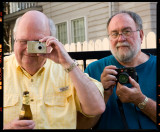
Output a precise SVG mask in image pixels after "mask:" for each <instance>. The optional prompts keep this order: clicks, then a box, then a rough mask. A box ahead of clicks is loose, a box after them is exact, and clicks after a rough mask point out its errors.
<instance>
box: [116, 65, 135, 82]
mask: <svg viewBox="0 0 160 132" xmlns="http://www.w3.org/2000/svg"><path fill="white" fill-rule="evenodd" d="M115 70H116V71H117V72H118V74H117V75H116V78H117V82H119V83H121V84H128V83H129V76H131V77H132V78H133V79H134V80H135V81H136V82H138V75H137V72H136V70H135V68H134V67H128V68H120V69H115Z"/></svg>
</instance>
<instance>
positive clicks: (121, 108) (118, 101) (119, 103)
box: [117, 98, 128, 129]
mask: <svg viewBox="0 0 160 132" xmlns="http://www.w3.org/2000/svg"><path fill="white" fill-rule="evenodd" d="M117 104H118V108H119V111H120V114H121V117H122V121H123V124H124V127H125V129H128V124H127V121H126V118H125V115H124V110H123V106H122V102H121V101H120V100H119V98H117Z"/></svg>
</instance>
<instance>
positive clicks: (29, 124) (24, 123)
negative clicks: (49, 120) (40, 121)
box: [3, 119, 35, 129]
mask: <svg viewBox="0 0 160 132" xmlns="http://www.w3.org/2000/svg"><path fill="white" fill-rule="evenodd" d="M34 127H35V123H34V121H33V120H19V119H15V120H13V121H11V122H10V123H9V124H6V125H4V128H3V129H34Z"/></svg>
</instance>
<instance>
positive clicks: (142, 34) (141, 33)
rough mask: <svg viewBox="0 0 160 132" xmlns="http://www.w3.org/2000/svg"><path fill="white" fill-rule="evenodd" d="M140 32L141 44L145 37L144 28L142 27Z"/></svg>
mask: <svg viewBox="0 0 160 132" xmlns="http://www.w3.org/2000/svg"><path fill="white" fill-rule="evenodd" d="M139 33H140V38H141V44H142V41H143V38H144V33H143V30H142V29H141V30H140V31H139Z"/></svg>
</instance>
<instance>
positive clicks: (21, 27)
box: [14, 10, 51, 38]
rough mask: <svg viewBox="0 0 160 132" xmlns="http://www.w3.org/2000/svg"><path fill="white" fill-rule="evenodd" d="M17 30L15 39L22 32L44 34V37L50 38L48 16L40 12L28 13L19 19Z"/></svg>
mask: <svg viewBox="0 0 160 132" xmlns="http://www.w3.org/2000/svg"><path fill="white" fill-rule="evenodd" d="M15 27H16V29H15V30H14V34H15V38H16V37H17V35H18V34H19V33H21V32H22V31H27V32H32V33H34V32H37V33H38V32H40V33H42V32H43V34H44V36H49V35H51V34H50V26H49V19H48V18H47V16H46V15H44V14H43V13H42V12H39V11H35V10H33V11H28V12H26V13H25V14H24V15H23V16H22V17H21V18H19V20H18V22H17V25H15Z"/></svg>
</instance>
